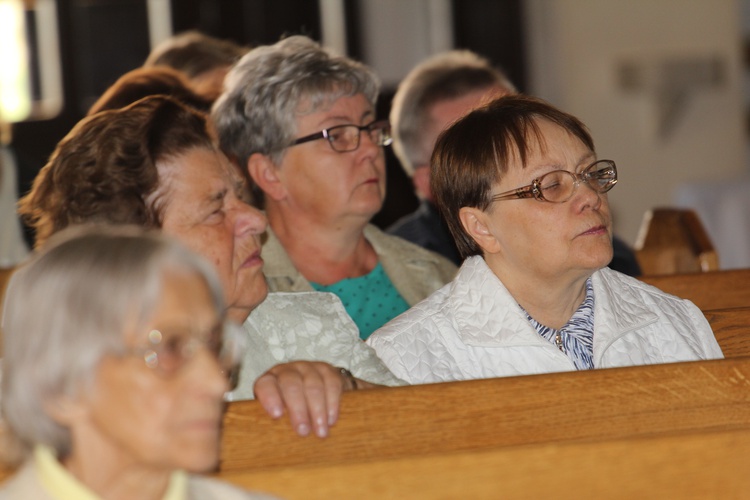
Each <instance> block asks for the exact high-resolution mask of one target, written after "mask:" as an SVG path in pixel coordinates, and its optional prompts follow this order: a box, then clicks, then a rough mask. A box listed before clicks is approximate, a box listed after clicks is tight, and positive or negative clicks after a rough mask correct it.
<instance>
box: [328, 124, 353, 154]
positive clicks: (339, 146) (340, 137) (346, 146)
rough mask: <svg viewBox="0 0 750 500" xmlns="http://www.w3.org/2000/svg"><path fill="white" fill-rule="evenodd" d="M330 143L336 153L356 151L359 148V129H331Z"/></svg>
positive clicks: (347, 127) (351, 127)
mask: <svg viewBox="0 0 750 500" xmlns="http://www.w3.org/2000/svg"><path fill="white" fill-rule="evenodd" d="M328 142H330V143H331V147H332V148H333V149H334V151H339V152H341V153H343V152H346V151H354V150H355V149H357V147H359V128H358V127H356V126H355V125H341V126H339V127H331V128H329V129H328Z"/></svg>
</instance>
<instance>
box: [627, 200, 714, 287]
mask: <svg viewBox="0 0 750 500" xmlns="http://www.w3.org/2000/svg"><path fill="white" fill-rule="evenodd" d="M635 253H636V257H637V259H638V263H639V264H640V266H641V269H642V271H643V274H644V275H651V274H674V273H690V272H699V271H714V270H717V269H719V258H718V255H717V253H716V250H715V249H714V246H713V244H712V243H711V239H710V238H709V237H708V234H707V233H706V230H705V228H704V227H703V224H702V223H701V221H700V219H699V218H698V215H697V214H696V213H695V211H693V210H690V209H675V208H655V209H653V210H649V211H648V212H646V214H645V215H644V218H643V223H642V224H641V229H640V232H639V234H638V239H637V241H636V243H635Z"/></svg>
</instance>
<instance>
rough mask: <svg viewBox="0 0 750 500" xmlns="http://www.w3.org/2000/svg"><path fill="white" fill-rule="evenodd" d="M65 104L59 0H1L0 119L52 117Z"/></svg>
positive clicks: (6, 120)
mask: <svg viewBox="0 0 750 500" xmlns="http://www.w3.org/2000/svg"><path fill="white" fill-rule="evenodd" d="M62 106H63V97H62V78H61V72H60V50H59V45H58V36H57V6H56V2H55V0H0V122H5V123H8V122H10V123H13V122H19V121H24V120H34V119H35V120H40V119H48V118H52V117H54V116H56V115H57V114H59V113H60V111H61V110H62Z"/></svg>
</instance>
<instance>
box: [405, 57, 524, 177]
mask: <svg viewBox="0 0 750 500" xmlns="http://www.w3.org/2000/svg"><path fill="white" fill-rule="evenodd" d="M493 85H497V86H500V87H502V88H504V89H506V90H507V91H508V92H509V93H515V92H516V87H515V86H514V85H513V84H512V83H511V81H510V80H509V79H508V77H507V76H505V74H503V72H502V71H500V70H499V69H497V68H495V67H493V66H492V65H491V64H490V62H489V61H488V60H487V59H484V58H483V57H480V56H479V55H477V54H475V53H474V52H471V51H468V50H451V51H448V52H442V53H440V54H437V55H434V56H432V57H430V58H429V59H426V60H425V61H423V62H421V63H419V64H418V65H417V66H415V67H414V68H413V69H412V70H411V71H410V72H409V74H408V75H406V77H405V78H404V79H403V80H402V81H401V83H400V84H399V86H398V89H397V90H396V94H395V95H394V96H393V103H392V104H391V114H390V120H391V127H392V134H393V150H394V152H395V153H396V156H397V157H398V159H399V161H400V162H401V166H402V167H403V168H404V170H405V171H406V173H407V174H409V176H411V175H413V174H414V168H415V167H416V166H417V164H418V163H420V162H423V161H427V160H429V158H430V154H431V153H432V151H422V148H423V144H422V132H423V131H424V130H425V128H426V127H427V126H428V124H429V123H428V120H429V111H430V107H431V106H433V105H434V104H436V103H438V102H442V101H449V100H452V99H457V98H459V97H462V96H464V95H466V94H468V93H470V92H474V91H476V90H481V89H485V88H488V87H491V86H493Z"/></svg>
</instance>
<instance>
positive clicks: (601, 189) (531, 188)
mask: <svg viewBox="0 0 750 500" xmlns="http://www.w3.org/2000/svg"><path fill="white" fill-rule="evenodd" d="M582 182H585V183H586V184H588V186H589V187H590V188H591V189H593V190H594V191H596V192H597V193H606V192H607V191H609V190H610V189H612V188H613V187H614V185H615V184H617V166H616V165H615V162H614V161H612V160H599V161H595V162H594V163H592V164H591V165H589V166H588V167H586V168H585V169H583V171H582V172H581V173H580V174H574V173H572V172H568V171H567V170H553V171H552V172H548V173H546V174H544V175H543V176H541V177H539V178H538V179H534V180H533V181H531V184H529V185H528V186H523V187H520V188H516V189H512V190H510V191H505V192H504V193H500V194H496V195H494V196H493V197H492V198H491V201H502V200H519V199H523V198H534V199H535V200H538V201H549V202H551V203H564V202H566V201H568V200H569V199H571V198H572V197H573V193H575V191H576V188H578V185H579V184H581V183H582Z"/></svg>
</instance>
